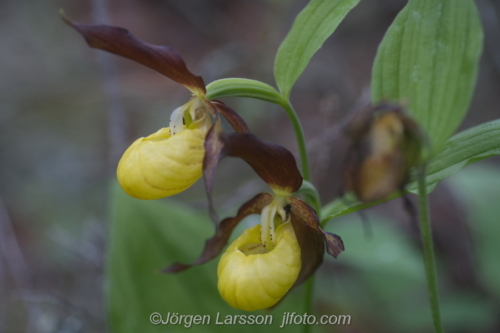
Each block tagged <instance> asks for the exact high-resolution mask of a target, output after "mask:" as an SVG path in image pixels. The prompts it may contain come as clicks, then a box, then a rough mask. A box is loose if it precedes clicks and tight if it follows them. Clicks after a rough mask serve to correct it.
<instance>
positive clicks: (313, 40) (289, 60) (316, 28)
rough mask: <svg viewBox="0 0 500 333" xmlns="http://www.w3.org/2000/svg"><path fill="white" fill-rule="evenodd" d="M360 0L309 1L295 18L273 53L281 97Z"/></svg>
mask: <svg viewBox="0 0 500 333" xmlns="http://www.w3.org/2000/svg"><path fill="white" fill-rule="evenodd" d="M358 2H359V0H311V1H310V2H309V4H308V5H307V6H306V7H305V8H304V9H303V10H302V12H300V14H299V15H298V16H297V18H296V19H295V22H294V23H293V26H292V28H291V30H290V32H289V33H288V35H287V36H286V38H285V40H284V41H283V42H282V43H281V46H280V48H279V50H278V53H277V54H276V60H275V63H274V76H275V78H276V83H277V84H278V87H279V89H280V91H281V94H282V95H283V97H285V98H286V99H287V100H288V98H289V97H290V92H291V90H292V87H293V85H294V84H295V81H297V79H298V78H299V76H300V74H302V72H303V71H304V69H305V68H306V66H307V64H308V63H309V61H310V60H311V58H312V56H313V55H314V54H315V53H316V51H318V50H319V48H320V47H321V46H322V45H323V43H324V42H325V40H326V39H327V38H328V37H329V36H330V35H331V34H332V33H333V32H334V31H335V29H336V28H337V26H338V25H339V24H340V22H342V20H343V19H344V17H345V16H346V15H347V13H349V11H350V10H351V9H352V8H353V7H354V6H356V5H357V4H358Z"/></svg>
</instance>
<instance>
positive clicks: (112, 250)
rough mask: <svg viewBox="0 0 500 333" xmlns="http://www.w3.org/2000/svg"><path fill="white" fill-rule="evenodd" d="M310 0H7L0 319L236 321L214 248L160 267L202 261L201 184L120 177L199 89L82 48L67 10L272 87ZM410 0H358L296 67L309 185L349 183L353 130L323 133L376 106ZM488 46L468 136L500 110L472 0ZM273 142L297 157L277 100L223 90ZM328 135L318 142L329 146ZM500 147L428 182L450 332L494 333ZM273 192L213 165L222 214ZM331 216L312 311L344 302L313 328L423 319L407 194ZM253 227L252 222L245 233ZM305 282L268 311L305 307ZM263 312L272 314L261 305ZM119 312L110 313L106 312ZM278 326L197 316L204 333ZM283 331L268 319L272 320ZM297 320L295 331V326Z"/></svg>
mask: <svg viewBox="0 0 500 333" xmlns="http://www.w3.org/2000/svg"><path fill="white" fill-rule="evenodd" d="M306 3H307V1H305V0H300V1H299V0H289V1H278V0H191V1H183V0H142V1H138V0H121V1H116V0H114V1H112V0H108V1H106V2H104V1H100V0H94V1H85V2H82V1H76V0H65V1H62V0H59V1H48V2H40V1H35V0H24V1H15V0H0V40H1V41H2V46H1V47H0V68H1V71H0V74H1V75H0V199H1V200H0V332H9V333H10V332H12V333H17V332H42V333H44V332H106V331H109V330H110V329H111V328H112V329H114V331H115V332H149V331H151V332H170V331H178V330H185V328H182V327H181V326H175V327H173V326H162V325H159V326H154V325H151V324H150V323H149V314H150V313H151V312H153V311H157V312H160V313H162V314H165V313H167V312H178V313H181V314H213V313H217V312H221V314H222V315H225V314H235V313H236V314H241V313H242V312H240V311H235V310H233V309H231V308H230V307H229V306H228V305H226V304H225V303H224V302H223V301H222V300H221V299H220V297H219V295H218V292H217V286H216V265H217V263H216V261H214V262H212V263H210V264H207V265H205V266H202V267H197V268H193V269H192V270H190V271H187V272H185V273H181V274H179V275H174V276H166V275H162V274H159V273H158V272H157V271H158V270H159V269H161V268H163V267H165V266H167V265H169V264H171V263H172V262H174V261H179V260H183V261H191V260H193V259H195V258H196V256H197V254H198V253H199V251H200V250H201V247H202V245H203V240H204V239H205V238H207V237H209V236H210V235H211V233H212V226H211V225H210V223H209V220H208V217H207V216H206V214H205V210H206V201H205V193H204V189H203V186H202V183H201V182H198V183H197V184H195V185H194V186H193V187H192V188H190V189H189V190H187V191H186V192H184V193H182V194H180V195H177V196H175V197H173V198H168V199H164V200H158V201H155V202H144V201H138V200H135V199H132V198H129V197H127V196H125V195H124V194H123V192H122V191H121V190H120V189H119V187H117V185H116V184H115V181H114V179H115V176H114V172H115V168H116V163H117V159H118V158H119V157H120V155H121V153H122V152H123V151H124V149H126V147H127V146H128V145H129V144H130V143H131V142H133V141H134V140H135V139H136V138H137V137H140V136H146V135H148V134H150V133H153V132H155V131H156V130H157V129H158V128H159V127H163V126H167V125H168V120H169V117H170V112H171V111H172V110H174V109H175V108H176V107H178V106H180V105H182V104H184V103H185V102H186V101H187V99H188V98H189V92H188V91H187V90H186V89H185V88H183V87H182V86H179V85H177V84H176V83H174V82H172V81H170V80H168V79H166V78H165V77H163V76H161V75H160V74H158V73H156V72H154V71H152V70H149V69H147V68H144V67H142V66H140V65H137V64H135V63H132V62H130V61H128V60H125V59H121V58H118V57H114V56H107V55H105V54H104V53H102V52H98V51H94V50H92V49H90V48H88V47H87V46H86V44H85V43H84V42H83V40H82V38H81V37H80V36H79V35H77V33H76V32H75V31H73V30H71V29H70V28H69V27H67V26H65V25H64V24H63V23H62V21H61V20H60V18H59V16H58V12H57V11H58V9H59V8H64V9H65V11H66V12H67V14H68V16H69V17H70V18H72V19H73V20H75V21H77V22H81V23H106V22H107V23H111V24H113V25H117V26H122V27H125V28H127V29H129V30H131V31H132V32H133V33H134V34H135V35H137V36H138V37H140V38H142V39H144V40H146V41H148V42H151V43H155V44H165V45H170V46H172V47H174V48H175V49H177V50H178V51H179V52H180V53H181V54H182V55H183V57H184V58H185V60H186V62H187V63H188V66H189V67H190V69H191V70H192V71H193V72H195V73H198V74H200V75H202V76H203V78H204V79H205V82H206V83H209V82H211V81H213V80H215V79H219V78H224V77H246V78H251V79H257V80H260V81H263V82H267V83H270V84H273V83H274V82H273V72H272V66H273V61H274V56H275V53H276V50H277V48H278V46H279V44H280V42H281V41H282V39H283V38H284V36H285V35H286V33H287V31H288V29H289V27H290V26H291V24H292V22H293V19H294V18H295V16H296V15H297V13H298V12H299V11H300V10H301V9H302V8H303V7H304V6H305V4H306ZM405 4H406V1H403V0H378V1H368V0H364V1H361V3H360V5H358V7H356V8H355V9H354V10H353V11H352V12H351V13H350V14H349V15H348V16H347V18H346V19H345V21H344V22H342V24H341V25H340V26H339V28H338V29H337V31H336V32H335V33H334V35H333V36H332V37H331V38H330V39H328V41H327V42H326V43H325V45H324V46H323V48H322V49H321V50H320V51H319V52H318V53H317V55H315V56H314V58H313V59H312V61H311V63H310V65H309V66H308V68H307V69H306V71H305V72H304V74H303V75H302V77H301V78H300V79H299V80H298V82H297V84H296V86H295V88H294V90H293V92H292V102H293V103H294V105H295V107H296V109H297V111H298V113H299V116H300V118H301V120H302V121H303V125H304V129H305V135H306V138H307V139H308V141H309V143H310V151H311V158H312V161H313V172H314V179H313V182H314V183H315V184H316V185H317V186H318V188H319V190H320V192H321V194H322V198H323V199H324V203H327V202H328V201H329V200H331V199H332V198H334V197H335V196H336V195H338V190H339V184H340V182H339V173H338V170H339V166H340V165H339V156H341V151H342V147H343V146H344V145H343V142H342V140H339V141H336V142H329V141H325V140H324V136H321V133H322V132H323V131H324V130H326V129H327V128H330V127H331V126H334V125H335V124H336V123H337V122H338V121H339V120H340V119H342V117H343V116H344V115H345V114H346V113H347V112H349V111H350V110H352V109H356V108H358V107H360V106H363V105H365V104H366V103H368V101H369V82H370V72H371V66H372V63H373V58H374V56H375V53H376V49H377V45H378V43H379V42H380V41H381V39H382V37H383V34H384V32H385V31H386V29H387V28H388V26H389V25H390V23H391V22H392V20H393V19H394V17H395V16H396V15H397V13H398V12H399V11H400V10H401V9H402V7H403V6H404V5H405ZM477 4H478V6H479V9H480V11H481V14H482V18H483V25H484V29H485V34H486V43H485V50H484V54H483V58H482V61H481V70H480V75H479V79H478V85H477V88H476V91H475V95H474V100H473V103H472V105H471V109H470V112H469V114H468V116H467V118H466V120H465V122H464V123H463V126H462V129H464V128H469V127H472V126H474V125H477V124H480V123H482V122H485V121H489V120H493V119H496V118H499V117H500V112H499V107H498V105H500V95H499V94H498V91H500V48H499V47H498V40H500V24H499V23H498V20H497V18H498V16H499V15H500V5H499V3H498V2H495V1H489V0H478V1H477ZM224 101H225V102H226V103H227V104H229V105H230V106H231V107H233V108H234V109H235V110H236V111H237V112H239V113H240V114H241V115H242V116H243V117H244V118H245V120H246V121H247V122H248V124H249V127H250V129H251V131H252V132H254V133H255V134H256V135H258V136H259V137H260V138H262V139H263V140H267V141H273V142H276V143H278V144H281V145H284V146H285V147H287V148H288V149H290V150H291V151H292V152H294V153H296V145H295V139H294V137H293V132H292V129H291V126H289V122H288V119H287V118H286V116H285V115H284V113H283V112H282V111H281V110H280V109H279V107H278V106H275V105H271V104H268V103H265V102H262V101H256V100H250V99H235V98H231V99H229V98H228V99H225V100H224ZM322 138H323V139H322ZM499 164H500V160H499V159H498V158H493V159H490V160H486V161H483V162H480V163H478V164H477V165H474V166H472V167H470V168H468V169H466V170H464V171H463V172H461V173H459V174H457V175H455V176H453V177H451V178H450V179H448V180H446V181H444V182H442V183H441V184H440V185H439V186H438V188H437V189H436V190H435V192H434V193H433V194H432V195H431V206H432V207H431V208H432V217H433V223H434V228H435V230H434V232H435V238H436V248H437V251H438V270H439V283H440V291H441V302H442V313H443V320H444V324H445V327H446V328H447V331H448V332H457V333H462V332H463V333H465V332H471V333H472V332H485V333H490V332H491V333H498V332H500V265H499V260H498V254H499V253H500V242H498V240H497V238H498V236H500V223H499V219H498V216H500V205H498V202H500V168H499ZM266 190H267V188H266V185H265V184H264V183H263V182H262V181H261V180H260V179H258V178H257V177H256V176H255V175H254V174H253V172H252V171H251V169H250V168H249V167H247V166H246V165H245V164H244V163H243V162H241V161H237V160H233V159H227V160H224V161H223V163H222V164H221V166H220V169H219V170H218V182H217V185H216V200H215V201H216V205H217V207H218V209H219V214H220V216H227V215H230V214H234V213H235V211H236V210H237V208H238V207H239V205H240V204H241V203H243V202H245V201H246V200H248V199H249V198H250V197H252V196H253V195H255V194H256V193H259V192H261V191H266ZM367 215H368V216H369V218H370V221H371V226H372V228H373V237H372V238H371V239H370V238H368V237H367V236H366V234H365V232H364V230H363V228H362V223H361V221H360V218H359V216H357V215H349V216H346V217H343V218H340V219H337V220H334V221H332V222H331V223H330V225H329V226H328V230H329V231H332V232H335V233H336V234H339V235H340V236H341V237H342V238H343V240H344V242H345V245H346V251H345V252H344V253H343V254H342V255H341V256H340V257H339V259H337V260H333V259H331V258H326V260H325V263H324V264H323V266H322V267H321V269H320V270H319V271H318V274H317V284H316V290H315V293H316V294H315V304H314V308H315V311H316V313H317V314H318V315H322V314H327V315H332V314H335V315H342V314H346V315H351V316H352V320H351V324H350V325H345V326H328V325H327V326H315V327H314V330H315V331H317V332H348V333H352V332H363V333H365V332H370V333H371V332H415V333H420V332H422V333H423V332H430V331H431V322H430V313H429V309H428V301H427V291H426V285H425V276H424V273H423V263H422V258H421V253H420V246H419V241H418V235H416V234H415V232H414V230H413V229H412V226H411V225H410V222H409V217H408V216H407V215H406V214H405V212H404V210H403V208H402V203H401V202H400V201H399V200H395V201H394V202H389V203H387V204H383V205H380V206H378V207H375V208H372V209H370V210H368V211H367ZM255 222H256V218H255V217H252V218H249V219H247V220H246V221H245V222H243V224H242V226H240V227H239V228H238V229H237V230H236V232H235V235H238V234H239V233H240V232H241V230H243V229H244V228H245V227H248V226H250V225H251V224H252V223H255ZM303 292H304V291H303V290H302V288H297V290H294V291H293V292H292V293H291V294H290V295H289V297H287V299H286V300H285V301H284V302H283V303H282V304H280V306H278V307H277V308H276V309H274V310H273V312H272V314H273V315H274V317H275V318H274V319H275V323H276V324H277V325H279V324H280V322H281V317H282V314H283V312H287V311H291V312H297V313H299V314H301V313H303V305H302V304H301V300H302V296H303ZM259 313H262V314H267V313H269V312H267V311H262V312H259ZM108 315H109V318H110V319H111V320H109V321H107V317H108ZM235 328H237V329H238V330H242V331H245V330H247V331H250V330H255V329H258V330H259V331H265V330H271V329H273V327H267V326H237V327H230V326H226V327H223V326H217V327H216V328H214V327H211V326H193V327H191V328H189V330H191V331H193V332H205V331H210V330H217V331H224V330H226V331H233V330H234V329H235ZM274 329H275V328H274ZM299 329H300V327H297V326H289V327H287V328H286V329H284V331H298V330H299Z"/></svg>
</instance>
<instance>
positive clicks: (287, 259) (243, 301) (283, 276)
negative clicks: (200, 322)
mask: <svg viewBox="0 0 500 333" xmlns="http://www.w3.org/2000/svg"><path fill="white" fill-rule="evenodd" d="M260 234H261V226H260V225H256V226H254V227H253V228H250V229H247V230H246V231H245V232H244V233H243V234H242V235H241V236H240V237H239V238H238V239H236V240H235V241H234V242H233V243H232V244H231V245H230V246H229V247H228V249H227V250H226V252H225V253H224V254H223V255H222V257H221V259H220V261H219V266H218V269H217V275H218V278H219V282H218V288H219V292H220V294H221V296H222V298H223V299H224V300H225V301H226V302H227V303H228V304H229V305H231V306H232V307H233V308H236V309H241V310H246V311H254V310H260V309H266V308H269V307H271V306H273V305H275V304H276V303H277V302H278V301H279V300H280V299H281V298H282V297H283V296H284V295H285V294H286V293H287V292H288V290H289V289H290V288H291V287H292V286H293V284H294V283H295V281H296V280H297V277H298V275H299V272H300V267H301V253H300V247H299V243H298V242H297V239H296V237H295V233H294V231H293V227H292V225H291V223H290V222H287V223H284V224H281V225H280V226H278V228H277V229H276V240H275V242H274V243H275V246H274V248H273V249H271V250H268V249H266V247H264V246H263V245H262V243H261V239H260Z"/></svg>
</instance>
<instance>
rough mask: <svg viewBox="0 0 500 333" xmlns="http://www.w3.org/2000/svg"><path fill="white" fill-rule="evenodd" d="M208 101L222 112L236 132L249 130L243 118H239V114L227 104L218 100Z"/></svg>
mask: <svg viewBox="0 0 500 333" xmlns="http://www.w3.org/2000/svg"><path fill="white" fill-rule="evenodd" d="M210 102H211V103H212V105H213V106H215V107H216V108H217V110H219V112H220V114H222V115H223V116H224V118H226V119H227V121H228V122H229V124H231V126H232V127H233V128H234V130H235V131H236V132H237V133H248V132H249V130H248V126H247V124H246V123H245V121H244V120H243V118H241V117H240V115H239V114H237V113H236V112H235V111H234V110H233V109H231V108H230V107H229V106H227V105H226V104H224V103H222V102H221V101H218V100H213V101H210Z"/></svg>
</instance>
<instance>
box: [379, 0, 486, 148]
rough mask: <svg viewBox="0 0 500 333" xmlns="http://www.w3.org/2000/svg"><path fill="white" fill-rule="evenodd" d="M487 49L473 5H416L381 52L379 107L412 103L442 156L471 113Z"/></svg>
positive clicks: (425, 0)
mask: <svg viewBox="0 0 500 333" xmlns="http://www.w3.org/2000/svg"><path fill="white" fill-rule="evenodd" d="M482 46H483V32H482V27H481V22H480V19H479V15H478V12H477V9H476V6H475V4H474V1H473V0H452V1H450V0H410V1H409V3H408V4H407V6H406V7H405V8H404V9H403V10H402V11H401V13H399V15H398V16H397V18H396V20H395V21H394V22H393V24H392V25H391V27H390V28H389V30H388V31H387V33H386V35H385V37H384V39H383V41H382V43H381V44H380V46H379V49H378V53H377V56H376V59H375V63H374V66H373V75H372V99H373V102H374V103H377V102H380V101H383V100H392V101H397V102H402V103H408V108H409V110H410V113H411V114H412V115H413V117H414V118H415V119H416V120H417V121H418V122H419V123H420V125H421V126H422V127H423V128H424V129H425V131H426V132H427V134H428V136H429V138H430V141H431V143H432V145H433V149H434V152H435V153H438V152H439V150H440V148H442V145H443V144H444V143H445V142H446V140H447V139H448V137H449V136H450V135H452V134H453V133H454V132H455V130H456V129H457V127H458V126H459V125H460V123H461V122H462V120H463V118H464V116H465V114H466V112H467V109H468V107H469V103H470V100H471V97H472V93H473V89H474V84H475V82H476V76H477V70H478V63H479V58H480V55H481V51H482Z"/></svg>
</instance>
